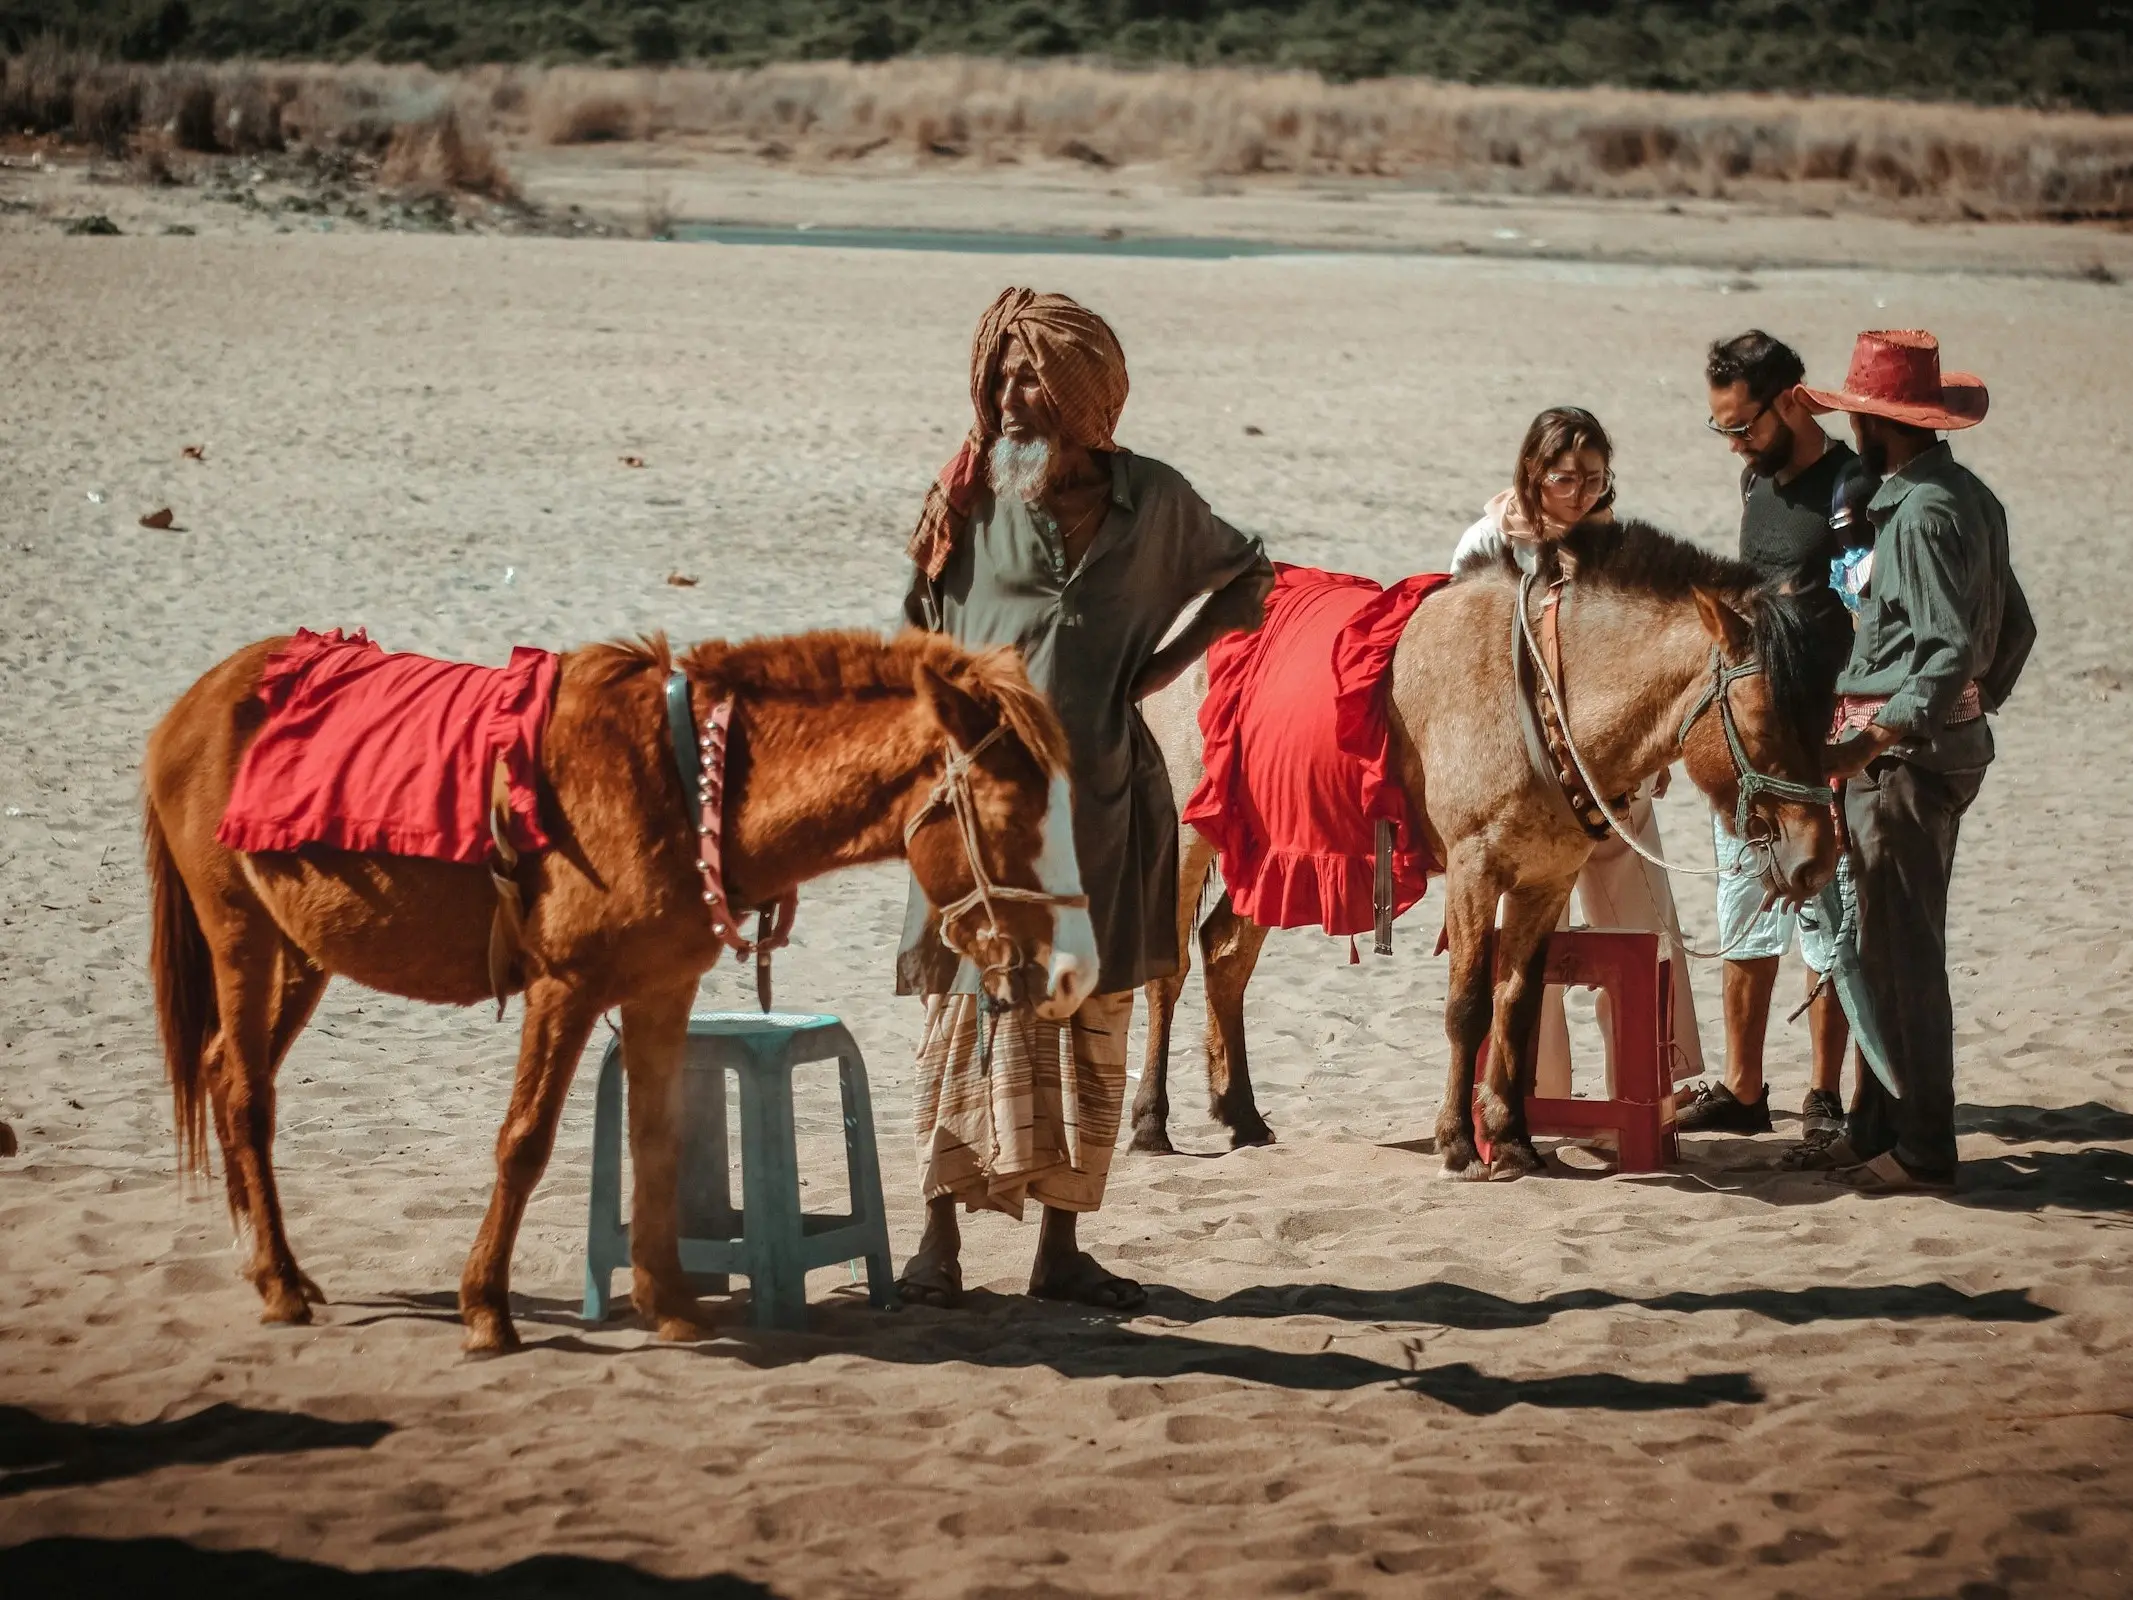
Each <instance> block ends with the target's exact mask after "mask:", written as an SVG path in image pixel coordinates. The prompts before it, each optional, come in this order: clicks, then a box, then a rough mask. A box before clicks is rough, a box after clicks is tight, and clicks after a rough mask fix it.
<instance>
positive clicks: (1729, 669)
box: [1513, 572, 1837, 955]
mask: <svg viewBox="0 0 2133 1600" xmlns="http://www.w3.org/2000/svg"><path fill="white" fill-rule="evenodd" d="M1533 581H1534V580H1533V574H1532V573H1530V572H1529V573H1526V574H1524V575H1522V576H1521V577H1520V579H1519V583H1518V615H1517V621H1518V630H1519V631H1518V634H1517V635H1515V636H1514V638H1513V646H1514V649H1515V647H1516V644H1517V640H1518V638H1521V637H1522V638H1523V639H1524V641H1525V646H1526V650H1527V652H1528V654H1529V655H1530V656H1531V657H1532V659H1533V662H1534V667H1535V670H1536V673H1537V675H1538V677H1539V679H1540V685H1541V687H1542V689H1544V690H1545V691H1546V693H1547V696H1548V698H1549V700H1551V701H1552V702H1553V703H1554V705H1555V711H1556V715H1557V716H1558V717H1559V718H1560V719H1561V721H1562V726H1563V747H1564V749H1565V750H1567V751H1568V752H1569V754H1570V758H1571V761H1572V763H1573V765H1574V766H1575V767H1576V769H1577V773H1578V776H1579V777H1580V778H1582V779H1584V781H1585V785H1586V791H1587V793H1589V794H1590V795H1592V797H1593V799H1594V801H1595V803H1596V805H1597V807H1598V809H1599V811H1600V814H1601V815H1602V816H1604V817H1605V818H1606V819H1607V821H1608V823H1609V825H1610V826H1612V827H1613V829H1614V831H1615V834H1616V836H1617V837H1619V838H1620V839H1621V841H1622V842H1623V843H1624V844H1626V845H1628V846H1629V848H1630V849H1631V850H1632V851H1633V852H1634V853H1635V854H1637V855H1639V856H1641V857H1643V858H1644V859H1645V860H1646V861H1649V862H1650V863H1651V864H1652V865H1653V866H1655V867H1657V868H1659V869H1660V870H1661V871H1663V872H1686V873H1691V874H1693V875H1694V876H1696V877H1699V878H1716V877H1721V876H1723V873H1722V871H1721V870H1720V869H1718V868H1715V867H1689V866H1683V865H1682V864H1681V863H1679V862H1674V861H1668V860H1667V859H1666V858H1665V857H1664V856H1662V855H1659V854H1658V853H1657V852H1655V851H1652V850H1648V849H1646V848H1645V846H1644V845H1643V844H1642V843H1641V842H1639V840H1638V838H1637V836H1636V833H1635V832H1634V831H1633V830H1632V829H1629V828H1627V827H1624V826H1623V824H1622V819H1621V818H1620V817H1618V816H1616V815H1615V813H1614V809H1613V808H1612V807H1610V806H1609V805H1608V804H1607V802H1606V801H1604V800H1601V799H1600V798H1599V792H1600V791H1599V787H1598V785H1596V784H1595V783H1594V782H1593V778H1592V772H1591V770H1590V769H1589V768H1588V767H1587V766H1586V765H1585V757H1584V755H1583V754H1582V753H1581V752H1580V751H1579V749H1578V747H1577V746H1576V744H1574V743H1572V742H1571V739H1570V717H1569V714H1568V708H1567V707H1566V706H1565V705H1564V702H1563V690H1562V685H1561V684H1559V683H1557V682H1556V679H1555V675H1554V674H1553V673H1552V672H1550V671H1549V669H1548V663H1547V661H1546V659H1545V658H1544V657H1543V656H1542V654H1541V649H1540V645H1539V644H1538V642H1537V641H1536V640H1535V639H1534V637H1533V620H1532V616H1531V614H1530V612H1529V610H1528V608H1527V604H1526V597H1527V595H1528V594H1529V593H1530V592H1531V590H1532V587H1533ZM1762 670H1763V663H1762V660H1761V658H1759V657H1757V656H1754V655H1750V656H1749V657H1748V658H1747V660H1745V661H1737V662H1734V663H1733V664H1732V665H1730V666H1729V665H1727V663H1726V658H1725V656H1724V655H1723V654H1722V653H1721V652H1720V650H1719V648H1718V646H1716V645H1713V646H1712V647H1711V681H1710V684H1709V685H1708V686H1707V687H1706V688H1705V689H1704V692H1703V693H1702V695H1700V696H1699V697H1698V698H1697V701H1696V704H1695V705H1694V706H1693V707H1691V708H1690V711H1689V714H1688V715H1687V716H1686V717H1683V718H1682V719H1681V728H1680V731H1679V732H1678V733H1676V734H1675V736H1674V742H1675V744H1676V745H1677V746H1680V745H1683V744H1685V743H1686V742H1687V740H1688V737H1689V730H1690V729H1691V728H1693V727H1695V725H1696V720H1697V718H1699V717H1701V716H1702V715H1703V714H1704V713H1705V712H1706V711H1708V710H1710V709H1711V707H1712V706H1713V705H1716V706H1717V707H1718V715H1719V720H1720V721H1721V722H1722V723H1723V724H1724V726H1725V730H1726V750H1727V753H1728V754H1730V755H1731V756H1732V758H1733V773H1734V776H1735V777H1736V778H1738V779H1739V781H1740V804H1739V807H1738V808H1737V810H1736V812H1735V814H1734V828H1735V832H1736V833H1737V834H1738V836H1739V837H1740V838H1741V839H1742V841H1743V842H1745V843H1747V844H1749V845H1751V846H1752V847H1754V848H1756V849H1758V850H1760V851H1762V852H1763V854H1764V856H1765V858H1766V868H1765V874H1764V875H1765V876H1766V877H1767V876H1768V868H1767V861H1768V858H1770V856H1771V854H1772V846H1771V842H1770V840H1769V839H1768V838H1767V837H1763V838H1755V839H1751V838H1749V836H1748V832H1747V828H1748V822H1749V813H1750V809H1751V807H1752V806H1753V804H1754V801H1755V797H1756V796H1757V795H1759V794H1767V795H1769V796H1770V797H1771V798H1772V799H1775V800H1790V801H1796V802H1798V803H1800V804H1802V805H1813V806H1831V805H1835V804H1836V799H1837V794H1836V790H1835V789H1833V788H1831V787H1830V785H1828V784H1826V783H1794V782H1793V781H1792V780H1791V779H1789V778H1774V777H1771V776H1770V775H1769V774H1768V773H1765V772H1760V771H1758V770H1757V769H1756V766H1755V763H1754V762H1753V761H1751V760H1750V759H1749V758H1748V747H1747V745H1746V744H1745V743H1744V742H1743V741H1742V739H1741V736H1740V725H1739V723H1738V722H1737V721H1736V720H1735V718H1734V715H1733V702H1732V699H1731V697H1730V696H1729V695H1728V693H1727V691H1728V690H1729V689H1731V688H1732V686H1733V685H1734V683H1735V682H1737V681H1738V680H1740V679H1742V678H1746V677H1750V676H1753V675H1754V674H1756V673H1759V672H1761V671H1762ZM1682 948H1683V949H1684V950H1687V951H1688V953H1689V954H1690V955H1705V954H1707V952H1704V951H1700V950H1689V948H1688V946H1687V945H1683V946H1682ZM1728 948H1729V949H1730V948H1731V946H1728ZM1717 953H1719V954H1723V953H1724V952H1723V951H1721V952H1717Z"/></svg>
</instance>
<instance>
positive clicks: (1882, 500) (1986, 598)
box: [1799, 330, 2036, 1193]
mask: <svg viewBox="0 0 2133 1600" xmlns="http://www.w3.org/2000/svg"><path fill="white" fill-rule="evenodd" d="M1799 393H1800V395H1801V397H1802V399H1804V400H1805V401H1806V403H1807V405H1808V406H1809V407H1810V408H1811V409H1812V410H1814V411H1816V412H1830V411H1843V412H1846V413H1848V414H1849V415H1850V417H1851V425H1852V437H1853V438H1854V439H1855V440H1856V441H1857V442H1858V446H1859V455H1860V459H1861V460H1862V461H1863V462H1864V463H1865V465H1866V467H1867V468H1868V469H1869V470H1870V471H1872V472H1873V473H1874V474H1875V475H1877V476H1879V477H1881V478H1882V484H1881V487H1880V489H1879V490H1877V491H1876V492H1875V494H1874V497H1873V499H1872V500H1871V501H1870V502H1869V504H1868V507H1867V511H1868V515H1869V517H1870V518H1871V519H1872V521H1873V524H1874V547H1873V556H1872V561H1873V566H1872V569H1871V574H1870V576H1869V578H1868V580H1867V586H1866V590H1865V593H1864V595H1863V596H1862V598H1861V601H1860V606H1859V618H1858V632H1857V634H1856V635H1855V636H1854V638H1853V643H1852V653H1851V659H1850V661H1849V662H1848V663H1847V664H1846V666H1845V668H1844V671H1843V672H1842V673H1841V674H1840V675H1839V676H1838V679H1837V695H1838V705H1837V717H1836V723H1835V726H1834V727H1833V728H1832V730H1831V741H1832V742H1831V744H1830V748H1829V757H1828V767H1829V773H1830V776H1831V777H1832V778H1834V779H1841V780H1848V781H1847V782H1846V787H1845V791H1844V820H1845V823H1846V826H1847V829H1848V831H1849V833H1850V837H1851V846H1852V862H1851V866H1852V871H1853V883H1854V888H1855V892H1856V894H1857V898H1858V932H1857V948H1858V963H1859V968H1860V971H1861V976H1862V978H1863V983H1864V990H1865V995H1864V999H1865V1001H1866V1009H1867V1011H1868V1012H1869V1013H1870V1021H1871V1027H1869V1026H1867V1025H1866V1024H1865V1023H1864V1022H1863V1023H1862V1026H1861V1029H1860V1032H1861V1042H1862V1044H1865V1043H1866V1042H1867V1040H1868V1038H1869V1036H1871V1037H1872V1039H1873V1041H1874V1043H1875V1044H1876V1045H1877V1046H1878V1047H1879V1050H1878V1053H1880V1054H1881V1055H1883V1056H1885V1057H1886V1067H1887V1070H1888V1071H1889V1072H1890V1074H1891V1075H1892V1076H1893V1078H1894V1079H1895V1082H1896V1086H1897V1088H1898V1089H1900V1091H1901V1098H1898V1097H1897V1096H1896V1095H1895V1094H1892V1093H1891V1092H1890V1089H1889V1087H1888V1086H1887V1085H1886V1084H1884V1083H1883V1082H1882V1081H1881V1079H1880V1077H1879V1076H1878V1075H1876V1074H1871V1073H1863V1074H1861V1082H1860V1089H1859V1097H1858V1101H1857V1103H1856V1105H1855V1106H1854V1108H1853V1110H1852V1113H1851V1116H1850V1119H1849V1121H1848V1124H1847V1128H1846V1133H1845V1137H1844V1138H1842V1139H1840V1140H1838V1141H1837V1142H1836V1144H1834V1145H1833V1146H1831V1147H1829V1150H1828V1152H1827V1157H1826V1160H1825V1161H1824V1162H1823V1163H1822V1164H1824V1165H1826V1166H1828V1167H1830V1168H1831V1169H1833V1170H1835V1171H1836V1172H1837V1174H1838V1176H1839V1178H1840V1179H1841V1180H1842V1181H1844V1182H1847V1183H1849V1184H1851V1185H1852V1186H1854V1187H1855V1188H1859V1189H1862V1190H1866V1191H1868V1192H1871V1193H1894V1192H1898V1191H1903V1190H1918V1189H1938V1190H1946V1189H1952V1188H1953V1187H1954V1185H1955V1168H1956V1151H1955V1021H1954V1006H1953V1003H1952V1002H1951V1000H1950V998H1949V994H1948V965H1947V911H1948V880H1949V877H1950V874H1951V873H1952V872H1953V870H1954V866H1955V840H1956V833H1957V831H1958V829H1959V828H1960V827H1961V824H1962V817H1963V812H1964V811H1965V810H1966V809H1968V807H1969V805H1970V802H1971V801H1972V800H1973V799H1974V798H1976V795H1977V792H1978V786H1979V784H1980V783H1981V782H1982V781H1983V779H1984V775H1985V767H1986V764H1987V763H1988V762H1990V761H1991V760H1992V752H1993V743H1992V729H1991V727H1990V725H1989V724H1988V723H1987V722H1986V720H1985V719H1986V714H1987V713H1988V712H1992V711H1997V710H1998V709H1999V708H2000V705H2001V703H2002V702H2003V701H2004V700H2005V699H2006V698H2007V695H2008V692H2009V691H2010V690H2012V689H2013V687H2014V682H2015V679H2016V677H2017V676H2018V675H2019V674H2020V672H2021V670H2022V663H2023V661H2024V660H2025V659H2026V658H2027V656H2028V654H2029V647H2030V645H2031V643H2032V642H2033V641H2034V639H2035V637H2036V627H2035V624H2034V623H2033V622H2032V621H2031V619H2030V615H2029V606H2028V603H2027V601H2026V600H2025V599H2024V598H2023V595H2022V589H2021V585H2020V584H2018V583H2017V582H2016V581H2015V576H2014V571H2013V568H2012V567H2011V566H2010V565H2009V564H2008V555H2007V514H2006V512H2005V511H2003V510H2002V509H2001V507H2000V502H1999V501H1998V500H1997V499H1996V498H1994V496H1993V494H1992V491H1991V490H1989V489H1987V488H1986V487H1985V485H1984V484H1982V483H1980V482H1979V481H1978V478H1977V475H1976V474H1975V473H1973V472H1971V471H1970V470H1969V469H1968V468H1967V467H1964V466H1962V465H1960V464H1959V463H1958V462H1957V461H1956V459H1955V457H1954V455H1953V454H1952V453H1951V452H1950V450H1949V448H1948V446H1947V443H1946V442H1945V441H1944V440H1942V439H1941V438H1940V434H1941V433H1942V432H1943V431H1945V430H1951V429H1957V428H1967V427H1970V426H1972V425H1973V424H1975V423H1977V422H1980V421H1982V420H1983V419H1984V416H1985V407H1986V393H1985V385H1984V384H1983V382H1981V381H1980V380H1979V379H1977V378H1975V377H1972V376H1971V375H1970V374H1969V373H1965V372H1951V373H1943V372H1942V371H1941V369H1940V345H1939V342H1938V341H1937V340H1935V339H1934V337H1933V336H1932V335H1931V334H1930V333H1922V332H1917V331H1915V330H1899V331H1892V332H1877V333H1862V334H1860V335H1859V340H1858V343H1857V345H1856V346H1855V347H1854V349H1853V351H1852V364H1851V371H1850V373H1849V374H1848V375H1847V376H1846V378H1845V381H1844V387H1843V388H1842V389H1839V390H1833V391H1832V390H1820V389H1810V388H1807V387H1806V386H1805V385H1802V386H1801V389H1800V391H1799Z"/></svg>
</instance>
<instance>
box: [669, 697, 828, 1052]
mask: <svg viewBox="0 0 2133 1600" xmlns="http://www.w3.org/2000/svg"><path fill="white" fill-rule="evenodd" d="M732 726H733V697H732V696H731V695H728V696H727V697H726V698H725V699H723V700H721V701H719V702H718V703H717V704H716V705H714V706H713V707H712V708H711V714H710V715H709V716H707V717H706V718H704V722H703V727H702V729H701V730H699V729H698V728H697V726H696V714H695V710H694V708H693V707H692V706H691V705H690V702H689V680H688V677H687V675H686V674H684V673H681V672H675V673H673V674H672V675H671V676H669V677H668V679H667V728H668V732H669V734H670V736H671V737H672V739H673V742H674V765H675V768H676V770H677V771H678V772H679V774H680V777H681V787H682V795H683V797H684V799H685V800H686V801H687V802H688V808H689V814H690V815H691V816H692V817H693V818H694V819H695V822H696V865H697V870H698V871H700V872H701V873H702V874H703V879H704V909H705V911H706V912H707V913H708V914H709V916H710V918H711V932H712V933H713V934H714V935H715V936H716V937H717V939H718V941H719V942H720V943H721V944H723V945H724V946H725V947H726V948H727V949H729V950H731V951H732V952H733V953H734V954H735V955H737V956H740V957H742V958H744V959H745V958H747V957H749V956H753V957H755V963H756V998H757V999H758V1000H760V1001H761V1002H762V1005H763V1009H764V1010H765V1011H768V1010H769V1009H770V953H771V952H772V951H773V950H776V949H779V948H781V947H782V946H784V945H785V944H786V943H787V942H788V941H789V940H790V939H791V937H792V925H793V918H794V916H795V915H796V914H797V912H798V910H799V903H800V896H799V893H798V891H797V890H795V891H790V892H788V893H787V894H785V895H784V896H783V897H782V898H781V899H780V900H779V901H778V903H777V907H776V911H775V916H774V917H773V914H772V912H771V911H770V910H769V909H767V908H766V909H763V910H762V911H760V912H759V914H758V917H757V920H756V937H755V938H754V939H748V938H746V937H744V936H743V935H742V933H741V919H740V917H739V916H738V915H736V914H735V912H734V909H733V906H732V903H731V902H730V901H729V900H728V899H727V897H726V868H725V860H724V840H725V818H726V738H727V734H728V733H729V731H730V730H731V728H732Z"/></svg>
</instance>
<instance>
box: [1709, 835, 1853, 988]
mask: <svg viewBox="0 0 2133 1600" xmlns="http://www.w3.org/2000/svg"><path fill="white" fill-rule="evenodd" d="M1711 843H1712V845H1713V847H1714V849H1715V851H1716V853H1717V856H1718V869H1719V872H1720V873H1721V874H1722V876H1721V877H1720V878H1719V879H1718V880H1717V881H1718V948H1719V949H1721V950H1723V951H1725V953H1726V959H1727V960H1728V961H1763V960H1768V959H1769V958H1770V957H1772V956H1781V955H1783V954H1784V953H1785V947H1786V946H1787V945H1789V944H1791V943H1792V931H1793V929H1794V928H1795V927H1797V928H1798V929H1799V930H1800V959H1801V960H1802V961H1805V962H1806V963H1807V964H1808V965H1809V966H1810V967H1812V968H1813V969H1814V970H1815V971H1817V972H1827V971H1828V970H1829V968H1830V964H1831V963H1832V962H1833V961H1835V960H1836V955H1835V950H1834V944H1835V939H1836V932H1837V930H1836V929H1834V928H1825V927H1823V926H1822V925H1821V922H1820V920H1819V919H1818V918H1817V917H1816V916H1815V912H1814V903H1813V902H1812V901H1810V902H1808V906H1807V909H1806V911H1805V912H1804V913H1802V912H1798V911H1788V910H1786V909H1785V908H1784V907H1783V906H1773V907H1772V908H1771V909H1770V910H1768V911H1765V910H1764V909H1763V880H1762V877H1761V876H1760V874H1758V873H1757V871H1756V868H1755V860H1754V857H1753V856H1751V855H1750V854H1749V851H1748V847H1747V846H1746V845H1744V844H1742V843H1741V842H1740V840H1738V839H1736V838H1734V837H1733V834H1732V832H1731V831H1730V830H1729V829H1728V828H1727V827H1726V825H1725V823H1724V821H1722V820H1721V819H1720V817H1719V815H1718V813H1717V812H1715V811H1714V812H1712V813H1711ZM1838 876H1839V878H1840V880H1841V881H1840V883H1839V886H1838V887H1839V892H1840V893H1842V894H1843V895H1844V896H1845V898H1846V900H1847V901H1849V899H1850V890H1851V884H1850V881H1849V880H1850V874H1849V873H1846V872H1844V871H1842V869H1841V868H1840V869H1839V873H1838Z"/></svg>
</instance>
